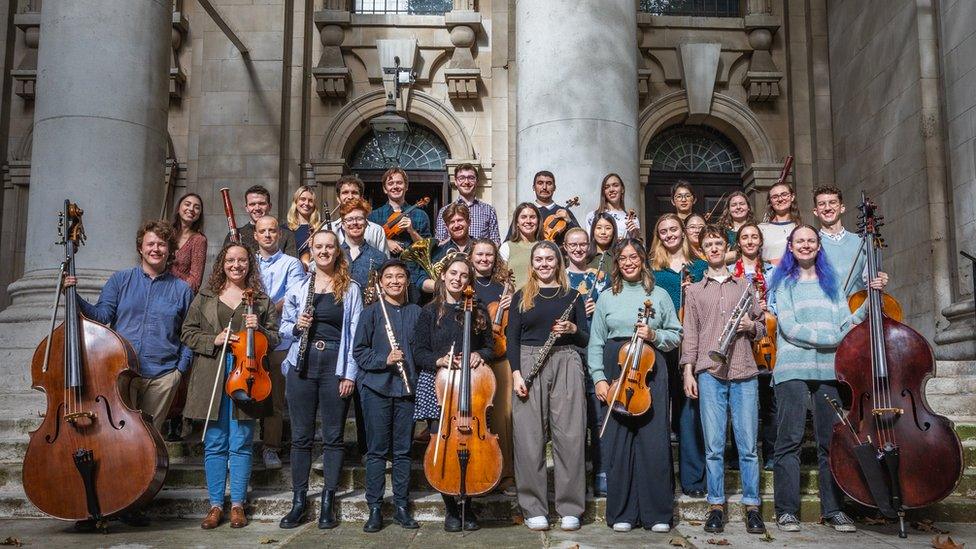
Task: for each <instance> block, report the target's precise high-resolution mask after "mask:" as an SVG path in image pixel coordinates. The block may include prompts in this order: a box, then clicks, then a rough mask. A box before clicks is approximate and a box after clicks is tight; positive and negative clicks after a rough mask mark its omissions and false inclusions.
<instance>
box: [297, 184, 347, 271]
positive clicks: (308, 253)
mask: <svg viewBox="0 0 976 549" xmlns="http://www.w3.org/2000/svg"><path fill="white" fill-rule="evenodd" d="M337 209H339V205H338V204H337V205H336V207H335V209H333V210H330V209H329V201H328V200H323V201H322V220H321V221H320V222H319V224H318V226H317V227H315V230H314V231H311V232H309V233H308V240H306V241H305V243H304V244H302V245H301V246H300V247H299V248H298V249H299V250H301V253H299V254H298V259H299V260H301V262H302V264H303V265H305V269H306V270H307V269H308V268H309V265H311V264H312V237H314V236H315V233H317V232H319V231H321V230H322V229H327V228H328V227H329V226H330V225H332V212H334V211H335V210H337Z"/></svg>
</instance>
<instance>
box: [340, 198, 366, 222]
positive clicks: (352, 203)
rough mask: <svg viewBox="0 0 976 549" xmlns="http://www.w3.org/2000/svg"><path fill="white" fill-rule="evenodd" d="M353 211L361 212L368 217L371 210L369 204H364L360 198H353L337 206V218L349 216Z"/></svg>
mask: <svg viewBox="0 0 976 549" xmlns="http://www.w3.org/2000/svg"><path fill="white" fill-rule="evenodd" d="M354 210H362V211H363V213H364V214H365V215H369V212H371V211H372V208H370V207H369V202H366V200H364V199H362V198H354V199H352V200H347V201H346V202H343V203H342V204H340V205H339V217H346V216H347V215H349V212H352V211H354Z"/></svg>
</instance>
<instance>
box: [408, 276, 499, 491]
mask: <svg viewBox="0 0 976 549" xmlns="http://www.w3.org/2000/svg"><path fill="white" fill-rule="evenodd" d="M461 310H462V312H463V314H464V329H463V334H464V335H463V339H462V340H461V364H460V367H456V366H454V350H453V347H452V349H451V351H450V354H451V356H452V362H451V366H450V367H447V368H440V369H438V370H437V379H436V384H437V385H436V387H437V399H438V401H439V402H440V403H441V419H440V422H439V425H438V426H437V433H436V434H435V435H434V436H432V437H431V439H430V442H429V443H428V445H427V451H426V452H425V454H424V474H425V475H426V476H427V481H428V482H429V483H430V485H431V486H432V487H433V488H434V489H435V490H437V491H438V492H440V493H442V494H445V495H452V496H459V497H460V498H461V501H462V502H463V501H464V498H466V497H468V496H480V495H482V494H486V493H488V492H490V491H491V490H493V489H494V488H495V486H497V485H498V482H499V481H500V480H501V476H502V450H501V447H500V446H499V445H498V435H496V434H494V433H492V432H491V431H489V429H488V423H487V420H486V418H487V415H488V407H490V406H491V403H492V400H493V399H494V396H495V374H494V373H492V371H491V368H490V367H488V366H482V367H480V368H476V369H472V368H471V329H472V317H473V313H474V289H473V288H471V286H468V287H467V288H465V289H464V297H463V300H462V302H461Z"/></svg>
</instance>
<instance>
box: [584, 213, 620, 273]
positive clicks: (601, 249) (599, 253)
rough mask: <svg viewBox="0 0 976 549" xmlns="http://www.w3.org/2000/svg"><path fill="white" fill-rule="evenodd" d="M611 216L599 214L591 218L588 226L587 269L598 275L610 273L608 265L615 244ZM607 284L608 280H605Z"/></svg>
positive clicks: (611, 258) (613, 222)
mask: <svg viewBox="0 0 976 549" xmlns="http://www.w3.org/2000/svg"><path fill="white" fill-rule="evenodd" d="M615 223H616V222H615V221H614V219H613V216H611V215H610V214H608V213H606V212H601V213H600V214H599V215H597V216H595V217H594V218H593V224H592V225H590V237H589V243H590V247H589V249H588V250H587V257H588V258H589V267H590V268H592V269H596V270H597V271H599V272H600V273H608V272H610V263H611V262H612V261H613V250H614V247H615V245H616V244H617V228H616V224H615ZM605 280H606V283H609V280H610V279H609V278H606V279H605Z"/></svg>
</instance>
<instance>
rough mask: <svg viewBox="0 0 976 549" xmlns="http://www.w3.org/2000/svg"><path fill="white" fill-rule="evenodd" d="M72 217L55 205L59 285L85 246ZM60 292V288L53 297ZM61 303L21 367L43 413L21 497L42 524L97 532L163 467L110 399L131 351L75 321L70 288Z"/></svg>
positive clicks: (152, 484) (147, 495)
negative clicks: (82, 525)
mask: <svg viewBox="0 0 976 549" xmlns="http://www.w3.org/2000/svg"><path fill="white" fill-rule="evenodd" d="M82 213H83V212H82V210H81V209H80V208H79V207H78V206H77V205H76V204H74V203H72V202H70V201H68V200H65V201H64V211H63V212H61V214H60V217H61V222H60V224H59V233H60V236H61V238H62V240H61V242H59V244H63V245H64V254H65V259H64V263H62V275H65V274H66V275H68V276H75V252H76V251H77V249H78V247H79V246H80V245H81V244H82V243H83V241H84V239H85V233H84V228H83V225H82V222H81V216H82ZM62 288H63V278H62V279H61V280H60V281H59V284H58V295H59V296H60V293H61V289H62ZM64 294H65V305H64V322H62V323H61V324H60V325H59V326H57V328H53V323H52V328H53V329H52V330H51V332H50V333H49V335H48V337H47V338H45V340H44V341H42V342H41V344H40V345H38V346H37V349H36V350H35V351H34V357H33V359H32V361H31V385H32V387H33V388H34V389H37V390H39V391H43V392H44V394H45V395H46V397H47V408H46V412H45V414H44V421H43V422H42V423H41V425H40V427H38V428H37V430H35V431H33V432H31V433H30V442H29V443H28V445H27V453H26V455H25V456H24V467H23V482H24V492H25V493H26V494H27V498H28V499H30V501H31V503H32V504H34V506H35V507H37V508H38V509H40V510H41V512H43V513H45V514H47V515H50V516H52V517H54V518H58V519H62V520H76V521H77V520H89V519H90V520H94V521H96V525H97V526H98V527H99V528H102V529H104V528H105V519H106V518H107V517H110V516H112V515H117V514H120V513H123V512H126V511H129V510H133V509H137V508H139V507H141V506H143V505H145V504H146V503H148V502H149V501H150V500H152V498H153V497H154V496H155V495H156V493H157V492H158V491H159V489H160V488H162V486H163V480H164V479H165V478H166V471H167V469H168V467H169V457H168V455H167V453H166V447H165V446H164V445H163V441H162V439H161V438H160V436H159V433H157V432H156V430H155V429H154V428H153V427H152V425H151V424H150V420H149V418H148V416H146V415H144V414H143V413H142V412H140V411H138V410H133V409H132V408H130V407H129V406H128V404H127V403H126V402H125V401H124V400H123V399H122V397H121V395H120V393H119V386H120V381H121V384H122V385H123V386H127V385H128V381H130V380H131V378H132V377H135V376H136V375H137V372H138V370H139V359H138V358H137V357H136V354H135V351H134V350H133V348H132V346H131V345H130V344H129V343H128V342H127V341H126V340H125V339H123V338H122V336H120V335H119V334H118V333H116V332H115V331H113V330H111V329H110V328H108V327H107V326H104V325H102V324H99V323H98V322H95V321H93V320H89V319H87V318H85V317H84V316H83V315H82V314H81V312H80V310H79V307H78V300H77V295H78V292H77V289H76V288H75V286H69V287H67V288H64ZM55 311H57V303H55ZM120 378H122V379H121V380H120ZM122 479H124V482H120V480H122Z"/></svg>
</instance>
